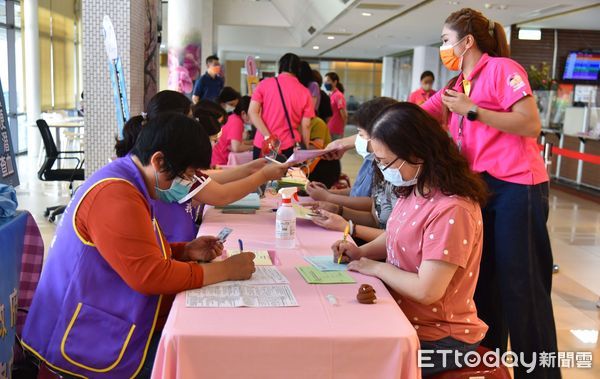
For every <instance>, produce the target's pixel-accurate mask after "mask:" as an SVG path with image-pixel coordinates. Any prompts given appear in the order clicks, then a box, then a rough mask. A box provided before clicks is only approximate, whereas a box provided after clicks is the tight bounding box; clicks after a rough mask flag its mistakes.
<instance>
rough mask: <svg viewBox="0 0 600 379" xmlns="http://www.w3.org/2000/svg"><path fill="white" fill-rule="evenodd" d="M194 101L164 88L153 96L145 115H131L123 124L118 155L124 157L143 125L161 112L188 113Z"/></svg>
mask: <svg viewBox="0 0 600 379" xmlns="http://www.w3.org/2000/svg"><path fill="white" fill-rule="evenodd" d="M191 105H192V103H191V101H190V99H188V98H187V97H186V96H185V95H184V94H182V93H180V92H177V91H171V90H164V91H160V92H158V93H157V94H156V95H154V96H152V98H151V99H150V101H149V102H148V106H147V107H146V112H145V113H144V114H143V115H138V116H133V117H131V118H130V119H129V120H128V121H127V122H126V123H125V125H124V126H123V138H122V139H118V138H117V140H116V143H115V152H116V154H117V157H124V156H125V155H127V154H128V153H129V151H130V150H131V149H132V148H133V146H134V145H135V141H136V140H137V138H138V135H139V134H140V132H141V130H142V127H143V126H144V124H145V123H147V122H148V121H149V120H151V119H153V118H154V117H156V116H157V115H158V114H159V113H161V112H177V113H182V114H184V115H187V114H189V113H190V107H191Z"/></svg>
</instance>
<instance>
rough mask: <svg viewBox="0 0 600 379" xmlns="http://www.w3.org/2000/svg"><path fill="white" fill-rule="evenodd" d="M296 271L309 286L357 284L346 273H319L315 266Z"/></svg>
mask: <svg viewBox="0 0 600 379" xmlns="http://www.w3.org/2000/svg"><path fill="white" fill-rule="evenodd" d="M296 270H298V272H299V273H300V275H302V277H303V278H304V280H306V283H308V284H347V283H356V281H355V280H354V279H353V278H352V277H351V276H350V275H348V273H347V272H346V271H326V272H324V271H319V270H317V269H316V268H314V267H313V266H298V267H296Z"/></svg>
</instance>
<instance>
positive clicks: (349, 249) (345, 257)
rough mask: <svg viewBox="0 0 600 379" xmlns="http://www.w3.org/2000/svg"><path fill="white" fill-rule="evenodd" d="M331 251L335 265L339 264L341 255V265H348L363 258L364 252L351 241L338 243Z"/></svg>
mask: <svg viewBox="0 0 600 379" xmlns="http://www.w3.org/2000/svg"><path fill="white" fill-rule="evenodd" d="M331 250H332V251H333V261H334V262H335V263H337V262H338V258H339V257H340V255H341V256H342V259H341V263H348V262H350V261H353V260H357V259H360V257H361V256H362V251H361V250H360V247H358V246H356V245H355V244H354V243H353V242H350V241H344V240H340V241H336V242H335V243H334V244H333V245H332V246H331Z"/></svg>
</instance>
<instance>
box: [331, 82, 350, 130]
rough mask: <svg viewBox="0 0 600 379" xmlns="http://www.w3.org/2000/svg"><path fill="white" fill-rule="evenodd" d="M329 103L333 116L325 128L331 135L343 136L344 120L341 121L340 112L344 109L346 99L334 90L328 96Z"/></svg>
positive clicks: (337, 90)
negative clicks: (327, 128)
mask: <svg viewBox="0 0 600 379" xmlns="http://www.w3.org/2000/svg"><path fill="white" fill-rule="evenodd" d="M329 100H330V102H331V111H332V112H333V115H332V116H331V118H330V119H329V122H328V123H327V126H328V127H329V131H330V132H331V134H337V135H342V134H344V127H345V126H346V125H345V124H344V119H342V113H341V110H343V109H346V98H345V97H344V94H343V93H342V92H341V91H340V90H339V89H337V88H336V89H334V90H333V92H332V93H331V95H330V96H329Z"/></svg>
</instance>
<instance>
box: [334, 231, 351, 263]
mask: <svg viewBox="0 0 600 379" xmlns="http://www.w3.org/2000/svg"><path fill="white" fill-rule="evenodd" d="M348 233H350V224H349V223H348V224H346V228H345V229H344V242H346V240H347V239H348ZM342 255H344V253H342V254H340V255H339V256H338V261H337V263H338V264H341V263H342Z"/></svg>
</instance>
